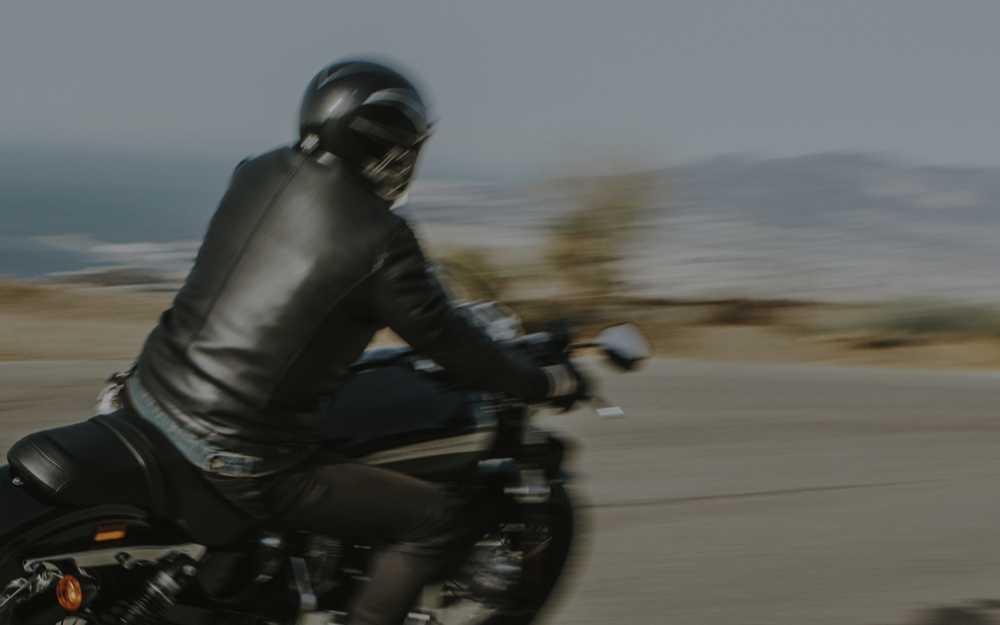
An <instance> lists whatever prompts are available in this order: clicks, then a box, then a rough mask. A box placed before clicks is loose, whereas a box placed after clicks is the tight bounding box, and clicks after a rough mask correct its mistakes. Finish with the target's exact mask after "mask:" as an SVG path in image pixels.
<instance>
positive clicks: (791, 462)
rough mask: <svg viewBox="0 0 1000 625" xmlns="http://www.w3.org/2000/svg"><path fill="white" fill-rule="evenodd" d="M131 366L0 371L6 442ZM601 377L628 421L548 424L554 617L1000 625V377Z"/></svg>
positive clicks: (571, 624)
mask: <svg viewBox="0 0 1000 625" xmlns="http://www.w3.org/2000/svg"><path fill="white" fill-rule="evenodd" d="M124 364H125V363H106V362H98V363H93V362H91V363H82V362H63V363H2V364H0V417H2V423H3V425H4V428H3V432H2V434H0V445H2V447H3V448H4V449H6V447H8V446H9V445H10V444H11V443H12V442H13V441H14V440H16V439H17V438H18V437H19V436H21V435H23V434H24V433H27V432H29V431H31V430H33V429H38V428H41V427H47V426H52V425H56V424H59V423H63V422H68V421H72V420H74V419H78V418H82V417H84V416H86V415H87V414H89V412H88V411H89V410H90V409H91V407H92V405H93V399H94V396H95V395H96V394H97V391H98V390H99V388H100V386H101V379H102V378H103V377H104V376H105V375H106V374H107V373H110V372H111V371H114V370H116V366H119V367H120V366H124ZM594 370H595V371H598V370H604V369H603V365H595V369H594ZM601 381H602V385H601V388H602V392H603V393H604V394H605V395H606V396H607V398H608V399H609V400H613V401H614V402H615V403H620V404H621V405H622V407H623V408H625V410H626V411H627V412H628V413H629V416H628V418H626V419H624V420H601V419H599V418H598V417H597V416H596V415H594V414H593V413H590V412H588V411H577V412H575V413H573V414H570V415H560V416H551V417H548V416H547V417H545V418H543V419H542V420H541V421H542V422H543V423H544V424H545V426H546V427H551V428H553V429H558V430H561V431H563V432H564V433H565V434H566V435H567V436H569V437H571V438H572V439H574V440H575V441H576V442H577V443H578V447H577V450H576V453H575V454H574V457H573V458H572V462H573V466H574V468H576V469H578V470H579V472H580V473H581V474H582V477H581V479H580V481H579V482H577V483H576V484H574V491H573V492H574V493H575V494H576V495H577V498H578V500H579V503H580V504H581V507H582V513H583V514H584V516H585V523H584V525H583V529H582V532H581V533H582V540H581V541H580V548H579V549H578V550H577V556H576V558H575V559H574V562H573V567H572V571H571V575H570V576H569V578H568V579H567V582H568V583H567V584H564V585H563V587H562V588H561V589H560V591H559V601H558V603H557V604H556V605H555V606H554V608H553V609H552V610H550V611H549V613H548V614H547V618H546V622H547V623H550V624H552V625H585V624H594V625H597V624H601V625H605V624H608V623H614V624H622V625H637V624H647V623H648V624H656V625H661V624H664V623H678V624H682V625H699V624H706V625H708V624H711V625H772V624H788V625H803V624H810V625H816V624H830V625H833V624H837V625H844V624H859V625H862V624H864V625H915V624H918V623H919V624H921V625H959V624H962V625H973V624H976V625H981V624H984V623H991V622H992V619H997V622H998V623H1000V609H994V608H993V605H997V606H1000V372H977V373H939V372H926V371H925V372H902V371H887V370H877V369H860V368H836V367H785V366H767V367H764V366H749V365H729V364H707V363H696V362H685V361H671V360H658V361H653V362H651V363H648V365H647V366H646V367H645V368H644V369H643V370H642V371H640V372H638V373H635V374H629V375H625V376H622V375H618V374H614V373H603V374H601Z"/></svg>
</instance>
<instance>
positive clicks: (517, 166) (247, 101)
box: [0, 0, 1000, 178]
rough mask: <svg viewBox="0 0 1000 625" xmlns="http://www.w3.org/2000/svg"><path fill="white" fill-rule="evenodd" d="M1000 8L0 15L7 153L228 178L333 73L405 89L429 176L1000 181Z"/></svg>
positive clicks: (626, 5)
mask: <svg viewBox="0 0 1000 625" xmlns="http://www.w3.org/2000/svg"><path fill="white" fill-rule="evenodd" d="M998 24H1000V2H996V1H995V0H983V1H980V2H975V1H968V0H963V1H961V2H943V1H940V0H933V1H921V0H864V1H860V0H859V1H838V2H820V1H812V0H787V1H758V0H732V1H717V0H691V1H688V2H671V1H668V0H650V1H638V0H632V1H630V0H616V1H614V2H612V1H604V2H601V1H597V0H552V1H545V0H527V1H521V0H500V1H494V2H481V1H470V0H456V1H446V0H398V1H393V2H389V1H376V0H372V1H369V2H355V1H335V0H324V1H321V2H294V1H289V2H261V1H251V0H216V1H212V2H194V1H177V2H136V1H135V0H129V1H117V0H115V1H99V0H88V1H86V2H69V1H66V2H47V1H44V0H32V1H30V2H28V1H22V0H0V148H10V147H25V146H28V147H35V148H40V149H44V150H47V149H49V148H60V149H68V150H70V151H97V152H108V151H116V152H126V153H138V154H141V153H154V152H155V153H160V154H167V155H171V156H201V157H209V158H212V159H213V160H215V159H224V160H227V161H232V162H234V163H235V162H236V161H237V160H239V159H240V158H242V157H243V156H244V155H247V154H252V153H257V152H262V151H264V150H267V149H269V148H270V147H272V146H274V145H278V144H282V143H287V142H289V141H291V140H292V139H293V137H294V136H295V133H296V132H297V131H296V123H297V119H296V117H297V112H298V102H299V98H300V97H301V94H302V91H303V90H304V88H305V85H306V83H307V82H308V80H309V79H310V78H311V77H312V76H313V74H315V73H316V72H317V71H319V69H321V68H322V67H323V66H324V65H326V64H327V63H329V62H332V61H334V60H338V59H342V58H344V57H352V56H354V57H356V56H368V57H370V56H373V55H375V56H378V57H381V58H384V59H389V60H394V61H396V62H397V64H398V65H400V66H401V67H402V68H404V69H408V70H410V73H411V74H412V75H413V76H414V78H415V79H416V80H417V81H418V82H419V83H420V84H421V85H422V86H423V87H424V88H425V91H426V93H427V95H428V99H429V100H430V101H431V102H432V104H433V106H434V112H435V115H436V116H437V117H438V118H439V124H438V127H437V131H436V134H435V137H434V138H433V139H432V141H431V142H430V144H429V145H428V148H427V151H426V158H425V162H424V175H425V176H451V177H474V178H519V177H524V176H529V177H539V176H545V175H551V174H557V173H563V172H565V171H572V170H574V169H577V170H578V169H579V168H582V167H584V166H589V165H592V164H593V163H595V162H602V161H604V160H608V159H610V158H611V157H615V158H619V157H624V158H625V159H628V160H630V161H632V162H637V163H642V164H644V165H646V166H650V167H655V166H661V165H667V164H675V163H681V162H688V161H692V160H696V159H700V158H703V157H705V156H709V155H715V154H720V153H730V152H750V153H757V154H760V155H764V156H787V155H797V154H805V153H812V152H821V151H831V150H850V151H877V152H884V153H888V154H891V155H894V156H899V157H902V158H904V159H907V160H910V161H916V162H920V163H937V164H958V163H962V164H982V165H989V166H997V165H1000V123H998V120H997V119H996V118H997V116H998V113H997V111H998V110H1000V105H998V103H1000V80H998V79H997V66H998V64H1000V37H998V36H997V28H998Z"/></svg>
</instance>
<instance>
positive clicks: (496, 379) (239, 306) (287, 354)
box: [138, 148, 548, 457]
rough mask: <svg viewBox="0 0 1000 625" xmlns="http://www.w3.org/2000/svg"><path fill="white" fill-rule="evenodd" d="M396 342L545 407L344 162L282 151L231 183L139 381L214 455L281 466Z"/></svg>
mask: <svg viewBox="0 0 1000 625" xmlns="http://www.w3.org/2000/svg"><path fill="white" fill-rule="evenodd" d="M386 326H388V327H390V328H392V329H393V330H394V331H395V332H396V334H398V335H399V336H400V337H401V338H402V339H403V340H405V341H406V342H407V343H409V344H410V345H411V346H413V347H414V348H415V349H417V350H418V351H420V352H422V353H423V354H425V355H426V356H428V357H430V358H432V359H433V360H435V361H436V362H438V363H439V364H440V365H442V366H444V367H445V368H446V369H449V370H450V371H451V372H453V373H454V374H455V375H456V376H458V378H459V379H460V381H463V382H466V383H470V384H474V385H478V386H479V387H481V388H484V389H486V390H495V391H503V392H505V393H508V394H510V395H513V396H521V397H528V398H536V399H537V398H540V397H542V396H544V395H545V393H546V391H547V388H548V381H547V378H546V376H545V374H544V373H542V372H541V371H540V370H539V369H537V368H536V367H534V366H532V365H529V364H526V363H522V362H520V361H518V360H515V359H513V358H512V357H511V356H510V355H508V354H507V353H505V352H504V351H503V350H502V349H501V348H499V347H498V346H497V345H495V344H494V343H493V342H492V341H491V340H490V339H489V338H487V337H486V336H484V335H483V334H482V333H481V332H480V331H479V330H477V329H475V328H474V327H473V326H472V325H471V324H470V323H468V322H467V321H465V319H463V318H462V317H461V316H460V315H459V314H458V313H456V312H455V311H454V309H452V307H451V306H450V304H449V303H448V301H447V299H446V297H445V295H444V293H443V292H442V290H441V288H440V287H439V285H438V284H437V282H436V281H435V280H433V279H432V278H430V277H429V275H428V274H427V272H426V268H425V260H424V257H423V254H422V253H421V251H420V246H419V244H418V243H417V240H416V238H415V236H414V234H413V231H412V230H411V229H410V227H409V226H408V225H407V224H406V222H405V221H404V220H403V219H401V218H400V217H399V216H397V215H395V214H394V213H392V212H390V210H389V203H388V202H386V201H384V200H382V199H381V198H379V197H378V196H376V195H375V194H374V193H372V192H371V191H369V190H368V189H367V188H366V187H365V186H364V185H363V184H362V183H361V182H360V181H359V180H357V179H355V178H354V177H353V176H352V175H351V173H350V172H349V170H348V169H347V166H345V165H344V164H343V163H342V162H341V161H339V160H336V159H335V160H333V161H332V163H330V164H322V163H320V162H318V161H317V160H316V159H314V158H311V157H308V156H305V155H303V154H302V153H301V152H300V151H298V150H297V149H295V148H282V149H278V150H275V151H273V152H270V153H268V154H264V155H263V156H260V157H258V158H255V159H253V160H250V161H247V162H245V163H243V164H241V165H240V166H239V167H238V168H237V169H236V171H235V172H234V174H233V179H232V182H231V183H230V186H229V189H228V191H227V192H226V194H225V196H224V197H223V198H222V201H221V203H220V204H219V208H218V210H217V211H216V213H215V216H214V217H213V218H212V222H211V224H210V226H209V229H208V233H207V235H206V237H205V241H204V243H203V244H202V247H201V251H200V252H199V253H198V258H197V261H196V262H195V265H194V268H193V269H192V271H191V274H190V275H189V276H188V279H187V282H186V283H185V285H184V287H183V288H182V289H181V290H180V291H179V292H178V294H177V297H176V299H175V300H174V303H173V307H172V308H170V309H168V310H167V311H166V312H164V313H163V315H162V317H161V318H160V323H159V325H158V326H157V327H156V328H155V329H154V330H153V331H152V333H151V334H150V335H149V338H148V339H147V340H146V344H145V347H144V348H143V351H142V354H141V356H140V358H139V361H138V375H139V379H140V380H141V381H142V383H143V384H144V385H145V387H146V389H147V390H148V391H149V392H150V393H151V394H152V395H153V396H154V397H155V398H157V399H158V400H160V402H161V403H163V404H164V405H165V406H166V407H167V408H168V409H169V412H170V413H171V414H172V415H173V416H174V418H175V419H176V420H178V421H179V422H180V423H181V424H182V425H183V426H184V427H185V428H186V429H187V430H188V431H189V432H190V433H192V434H194V435H195V436H197V437H199V438H201V439H203V440H204V441H205V442H207V443H209V444H212V445H216V446H219V447H222V448H223V449H227V450H231V451H234V452H238V453H244V454H251V455H255V456H263V457H268V456H275V455H278V454H280V453H283V452H285V451H289V450H291V449H294V448H295V447H298V446H300V445H303V444H307V443H309V442H311V440H312V437H313V436H314V433H315V432H316V430H317V425H318V418H319V414H318V408H319V403H320V401H321V400H322V399H323V398H325V397H328V396H330V395H333V394H335V393H336V392H337V391H338V390H339V389H340V387H341V386H342V385H343V384H344V382H345V380H346V379H347V377H348V376H349V374H350V371H349V366H350V364H351V363H352V362H354V361H355V360H356V359H357V358H358V357H359V355H360V354H361V352H362V351H363V350H364V349H365V347H366V346H367V345H368V342H369V341H370V340H371V338H372V335H373V334H374V333H375V332H376V331H377V330H379V329H381V328H383V327H386ZM386 392H387V393H391V392H392V389H386Z"/></svg>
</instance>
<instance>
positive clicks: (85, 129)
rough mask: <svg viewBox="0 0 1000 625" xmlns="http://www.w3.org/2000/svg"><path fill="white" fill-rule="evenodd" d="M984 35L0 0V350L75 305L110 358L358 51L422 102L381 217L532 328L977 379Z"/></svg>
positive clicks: (987, 107)
mask: <svg viewBox="0 0 1000 625" xmlns="http://www.w3.org/2000/svg"><path fill="white" fill-rule="evenodd" d="M998 18H1000V8H998V6H997V5H996V4H995V3H977V2H973V3H962V4H958V5H955V4H949V5H944V4H942V3H936V2H914V1H885V2H879V3H866V2H856V3H853V2H847V3H835V4H834V3H822V4H820V3H801V2H794V1H774V0H770V1H769V0H760V1H755V2H716V3H686V2H642V1H631V2H626V3H624V4H620V3H614V4H612V3H602V2H586V1H578V0H577V1H570V0H563V1H552V2H546V3H533V2H518V1H511V2H504V3H494V4H492V5H488V6H487V5H476V6H472V5H468V4H466V3H461V2H448V1H441V0H433V1H429V2H421V3H406V2H385V3H371V2H338V3H326V2H296V3H293V4H291V5H284V4H282V5H278V4H274V3H267V2H252V1H251V2H245V1H241V2H219V3H212V4H209V5H198V6H194V5H184V6H181V5H173V4H157V5H134V4H132V3H126V2H118V1H98V2H88V3H85V4H82V3H74V4H66V3H58V2H33V3H4V4H3V5H2V6H0V77H2V84H3V85H4V87H3V106H2V109H0V276H6V278H5V279H6V280H8V281H10V280H16V281H19V282H20V283H21V284H19V285H17V286H13V285H8V286H5V287H4V289H5V290H4V291H3V294H4V297H3V298H2V299H0V314H2V315H3V316H4V318H5V319H7V320H8V321H7V323H6V324H5V326H6V327H12V328H16V331H13V332H12V333H11V332H8V333H7V334H8V335H9V340H5V341H3V342H0V358H2V359H7V360H19V359H23V358H29V357H45V358H58V357H60V350H66V349H68V345H67V342H66V341H65V340H61V339H60V340H56V341H52V342H54V346H46V345H45V343H47V342H50V339H51V337H52V334H50V333H49V332H48V330H47V327H43V328H42V330H43V334H42V335H39V336H37V337H31V338H30V340H25V339H26V334H25V332H26V328H27V327H28V326H32V327H33V324H37V322H38V317H37V316H36V315H37V314H41V315H43V316H44V315H50V314H56V311H58V310H66V309H80V308H87V309H88V310H90V309H89V308H88V307H89V306H91V305H92V304H95V303H96V305H98V307H99V308H100V307H101V306H104V305H107V306H106V308H108V310H101V311H100V312H97V313H93V316H94V317H95V319H94V322H95V323H96V322H97V321H99V320H102V319H103V320H107V321H109V322H112V325H117V326H118V327H119V328H121V327H122V326H121V324H120V322H133V321H134V322H135V323H136V324H137V325H136V327H135V328H134V330H132V331H131V332H124V333H123V332H122V331H121V330H120V329H119V330H118V331H117V332H113V333H112V334H114V335H116V336H114V337H111V338H108V337H105V338H103V339H102V341H101V344H102V346H101V347H95V348H91V347H89V346H88V345H85V344H79V343H80V341H79V339H74V340H72V341H69V344H70V345H76V344H79V345H78V347H79V348H80V349H81V350H83V351H84V352H86V351H87V350H91V349H98V350H100V349H103V350H104V351H103V352H93V353H94V354H97V353H104V354H105V355H107V356H111V355H112V353H113V354H114V355H117V356H119V357H126V356H127V355H129V354H132V353H134V352H135V350H136V349H137V348H138V342H139V341H141V337H142V335H143V334H144V333H145V331H146V329H147V328H148V326H149V325H150V324H151V323H152V322H153V321H154V320H155V312H153V311H155V310H158V309H160V308H162V307H163V306H164V305H166V303H167V302H168V301H169V292H170V291H171V290H173V289H175V288H177V286H178V285H179V284H180V283H181V281H182V279H183V276H184V274H185V272H186V270H187V269H188V267H189V266H190V264H191V262H192V260H193V258H194V255H195V254H196V253H197V249H198V245H199V241H200V238H201V235H202V233H203V232H204V229H205V227H206V224H207V221H208V218H209V217H210V215H211V213H212V210H213V208H214V206H215V203H216V202H217V199H218V198H219V196H220V195H221V193H222V192H223V190H224V189H225V186H226V183H227V179H228V175H229V172H230V171H231V169H232V167H233V166H234V165H235V164H236V163H237V162H239V161H240V160H241V159H242V158H244V157H246V156H248V155H252V154H256V153H260V152H263V151H266V150H268V149H271V148H273V147H275V146H278V145H282V144H286V143H289V142H291V141H292V140H293V139H294V138H295V135H296V113H297V106H298V102H299V98H300V96H301V93H302V90H303V85H305V84H306V82H307V81H308V80H309V78H310V77H311V76H312V75H313V74H314V73H315V72H316V71H317V70H318V69H319V68H321V67H322V66H324V65H325V64H327V63H329V62H331V61H334V60H337V59H343V58H346V57H367V58H376V59H382V60H385V61H388V62H390V63H393V64H395V65H396V66H398V67H400V68H401V69H402V70H404V71H406V72H408V73H409V74H411V75H412V76H413V77H414V79H415V81H416V82H417V83H418V84H419V85H420V87H421V88H422V89H423V90H424V92H425V93H426V94H427V97H428V99H429V100H430V102H431V105H432V106H433V111H434V114H435V117H436V119H437V124H436V129H435V136H434V138H433V140H432V141H431V143H430V144H429V147H428V148H427V149H426V150H425V155H424V161H423V163H422V170H421V175H420V179H419V181H418V182H417V183H416V184H415V185H414V188H413V190H412V194H411V201H410V204H409V206H408V207H407V208H406V209H405V211H406V212H407V214H408V215H409V217H410V218H411V219H413V220H414V222H415V223H416V224H417V226H418V228H419V229H420V232H421V234H422V236H423V238H424V240H425V244H426V245H427V246H428V249H429V251H430V253H431V255H433V256H435V257H438V258H443V259H445V260H448V261H450V262H451V264H452V266H453V267H456V271H457V272H458V273H459V274H461V277H462V278H463V280H464V281H465V282H466V284H467V285H468V286H469V290H470V291H471V293H472V295H473V296H475V297H484V298H503V299H505V300H506V301H508V302H510V303H511V304H512V305H513V306H514V307H515V309H517V310H518V311H519V312H522V313H523V314H524V315H525V317H526V318H527V319H528V321H529V325H532V324H534V323H535V322H536V321H540V320H541V319H543V318H545V317H550V316H552V315H565V316H569V317H571V318H574V319H576V320H577V321H579V322H582V323H584V324H591V323H600V322H602V321H604V318H605V317H608V316H609V314H610V315H611V316H614V317H621V315H623V314H627V315H629V316H631V317H634V318H636V319H637V320H640V321H642V322H644V323H645V325H646V326H647V331H648V332H650V333H651V335H652V336H653V338H654V339H655V340H656V342H657V344H658V348H659V349H660V351H661V353H663V354H669V353H673V354H675V355H701V356H704V357H710V358H714V357H718V358H724V359H730V358H736V359H760V358H763V359H765V360H767V359H775V358H776V359H778V360H789V359H791V360H793V361H800V360H805V361H813V360H822V361H829V360H830V359H831V358H832V359H833V360H834V361H836V362H839V361H847V362H869V361H871V362H884V361H889V362H891V363H895V364H901V365H910V364H924V365H925V364H927V363H929V362H930V363H931V364H935V366H944V365H947V366H953V365H954V366H963V367H965V366H974V367H981V366H987V367H993V366H997V365H1000V355H998V353H997V350H996V349H994V347H995V345H994V343H995V342H996V338H997V336H998V335H1000V315H998V313H997V312H996V308H995V306H996V305H997V304H998V303H1000V272H998V271H996V270H995V268H996V259H997V258H1000V236H998V235H1000V210H998V204H1000V169H998V166H1000V131H998V130H997V129H998V128H1000V126H998V125H997V124H996V123H995V119H994V117H995V106H994V103H995V102H996V101H997V99H998V98H997V96H998V95H1000V86H998V83H997V81H996V80H993V73H994V72H993V66H994V64H995V60H996V59H997V58H998V57H1000V43H998V40H997V38H996V37H995V36H994V34H995V33H994V32H993V29H992V25H993V24H995V23H996V22H997V19H998ZM26 283H27V284H31V285H40V286H44V287H45V292H42V293H39V292H37V289H31V288H28V287H27V286H24V284H26ZM55 285H73V286H75V287H76V289H75V290H74V291H73V294H74V295H73V297H75V299H74V301H72V302H70V301H69V300H67V299H66V297H68V295H66V294H65V293H63V294H62V295H59V296H57V295H56V294H53V293H51V292H49V291H51V289H52V287H53V286H55ZM80 287H87V288H86V289H85V290H87V291H88V293H86V294H85V295H88V296H90V295H93V294H94V292H95V288H96V287H102V288H103V290H101V291H100V293H102V295H101V296H100V297H98V298H97V299H96V300H94V299H93V298H91V299H88V298H87V297H83V296H82V295H81V296H79V297H76V296H77V295H80ZM126 290H127V291H139V292H142V293H145V294H146V295H143V296H138V298H136V297H129V296H121V295H118V294H117V292H120V291H126ZM112 292H116V295H115V296H114V298H115V299H112V295H111V293H112ZM151 292H152V293H156V292H159V293H160V295H159V297H156V296H149V295H148V294H149V293H151ZM29 295H30V297H29ZM56 300H59V303H56ZM38 302H45V303H43V304H42V305H41V306H35V304H36V303H38ZM144 306H146V307H148V311H147V312H146V313H145V314H143V313H140V312H138V311H140V310H144V308H143V307H144ZM130 307H131V308H130ZM609 307H610V309H613V312H611V313H608V310H609ZM126 309H128V310H132V311H133V312H132V313H130V315H131V316H126V317H125V318H122V319H118V318H116V315H118V312H119V311H121V310H126ZM24 314H27V315H28V317H27V318H25V317H24ZM19 315H20V316H19ZM136 315H138V316H136ZM84 316H86V315H84ZM719 326H731V327H732V326H738V327H740V328H741V333H740V335H739V336H738V337H737V336H735V335H733V333H729V335H728V336H727V338H726V339H725V340H719V339H718V338H716V339H713V338H712V337H717V336H718V332H713V330H714V329H717V328H718V327H719ZM0 332H2V330H0ZM56 334H58V333H56ZM67 334H69V335H72V334H73V333H72V332H67ZM98 334H100V333H98ZM109 341H110V342H111V343H113V344H114V347H113V348H112V346H111V343H109ZM956 341H957V342H958V343H961V344H962V345H964V347H963V348H962V349H955V348H952V349H950V350H949V351H948V355H945V354H944V353H943V352H941V351H940V350H937V351H935V350H934V349H930V350H928V349H926V348H927V347H928V346H929V345H930V344H932V343H934V344H940V343H942V342H945V343H950V344H952V345H954V344H956ZM873 349H874V350H875V351H877V352H878V353H877V354H873V353H871V352H872V350H873ZM900 349H902V350H903V353H899V350H900ZM83 355H84V354H81V353H77V352H74V353H72V354H69V353H67V354H65V356H66V357H81V356H83Z"/></svg>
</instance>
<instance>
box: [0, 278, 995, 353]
mask: <svg viewBox="0 0 1000 625" xmlns="http://www.w3.org/2000/svg"><path fill="white" fill-rule="evenodd" d="M172 298H173V293H170V292H129V291H115V290H108V289H85V288H69V287H63V286H37V285H30V284H22V283H16V282H0V361H7V362H11V361H40V360H116V361H121V360H129V359H131V358H134V357H135V355H136V354H137V353H138V352H139V350H140V348H141V347H142V343H143V341H144V340H145V338H146V335H147V334H148V333H149V331H150V329H152V328H153V326H155V324H156V322H157V319H158V318H159V315H160V314H161V313H162V311H163V310H165V309H166V308H167V307H168V306H169V305H170V302H171V300H172ZM512 306H513V307H514V308H515V309H516V310H518V312H520V313H521V314H522V315H523V316H525V317H526V318H528V319H529V321H530V320H531V319H544V318H554V317H556V316H560V315H565V314H567V312H568V313H569V316H573V314H572V313H573V311H572V310H569V311H567V310H564V309H562V308H561V307H560V306H558V305H553V304H551V303H542V302H521V303H514V304H512ZM587 310H588V314H587V315H585V316H589V317H590V318H589V319H585V320H584V321H585V322H586V326H587V327H586V328H585V332H586V331H587V330H594V329H596V328H597V327H599V326H600V325H602V324H606V323H607V322H609V321H618V320H629V321H634V322H635V323H637V324H638V325H639V326H640V327H641V328H642V329H643V330H644V331H645V332H646V334H647V335H648V336H649V337H650V339H651V340H652V342H653V343H654V346H655V350H656V355H657V356H661V357H668V358H687V359H692V360H710V361H721V362H750V363H767V364H838V365H852V366H853V365H860V366H878V367H892V368H927V369H1000V337H998V336H997V335H995V334H990V333H981V334H977V333H976V332H955V331H953V330H952V331H945V332H921V333H917V334H913V333H909V332H900V331H897V330H894V329H892V328H889V329H886V328H884V327H878V325H877V324H872V323H866V322H865V321H864V320H865V319H866V318H870V317H871V316H872V315H873V314H874V312H877V307H874V306H868V305H856V306H849V305H833V304H821V303H802V302H752V301H745V300H721V301H715V302H690V301H687V302H685V301H665V300H659V301H653V300H627V301H626V300H622V301H619V302H615V303H613V304H610V305H606V306H604V307H588V309H587ZM859 320H860V321H859ZM536 325H537V324H536ZM381 340H383V341H385V340H387V339H386V338H385V337H382V339H381Z"/></svg>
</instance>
